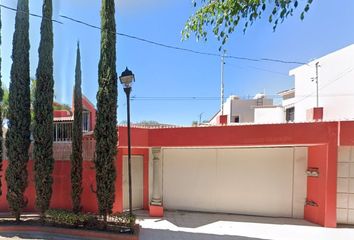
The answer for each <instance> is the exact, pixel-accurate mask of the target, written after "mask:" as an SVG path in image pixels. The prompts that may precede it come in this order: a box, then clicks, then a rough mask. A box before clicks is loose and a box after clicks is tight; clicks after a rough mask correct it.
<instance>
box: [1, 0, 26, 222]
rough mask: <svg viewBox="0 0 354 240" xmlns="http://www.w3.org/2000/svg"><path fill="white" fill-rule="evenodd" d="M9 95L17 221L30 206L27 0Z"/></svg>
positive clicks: (12, 202)
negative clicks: (27, 206) (28, 194)
mask: <svg viewBox="0 0 354 240" xmlns="http://www.w3.org/2000/svg"><path fill="white" fill-rule="evenodd" d="M12 45H13V48H12V61H13V62H12V66H11V73H10V79H11V81H10V94H9V112H8V116H9V129H8V132H7V137H6V148H7V154H8V160H9V165H8V167H7V169H6V176H5V178H6V182H7V187H8V189H7V195H6V198H7V201H8V204H9V207H10V209H11V210H12V212H13V213H14V215H15V217H16V220H17V221H19V220H20V216H21V212H22V210H23V208H24V207H26V205H27V199H26V198H25V196H24V192H25V190H26V188H27V185H28V183H27V178H28V173H27V163H28V149H29V145H30V124H31V113H30V62H29V49H30V43H29V9H28V0H18V2H17V12H16V21H15V32H14V36H13V43H12Z"/></svg>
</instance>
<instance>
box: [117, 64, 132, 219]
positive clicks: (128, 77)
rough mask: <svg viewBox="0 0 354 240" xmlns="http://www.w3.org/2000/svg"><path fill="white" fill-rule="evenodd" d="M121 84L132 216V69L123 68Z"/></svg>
mask: <svg viewBox="0 0 354 240" xmlns="http://www.w3.org/2000/svg"><path fill="white" fill-rule="evenodd" d="M119 80H120V82H121V84H122V85H123V88H124V92H125V94H126V95H127V122H128V174H129V215H130V216H133V208H132V171H131V143H130V93H131V91H132V85H133V82H134V81H135V77H134V74H133V72H132V71H130V70H129V69H128V68H125V70H124V72H122V74H121V76H120V77H119Z"/></svg>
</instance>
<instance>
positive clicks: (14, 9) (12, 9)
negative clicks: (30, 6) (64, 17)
mask: <svg viewBox="0 0 354 240" xmlns="http://www.w3.org/2000/svg"><path fill="white" fill-rule="evenodd" d="M0 7H2V8H5V9H7V10H11V11H14V12H22V13H26V14H28V15H30V16H32V17H37V18H41V19H44V20H48V21H52V22H55V23H58V24H63V23H62V22H60V21H58V20H54V19H50V18H45V17H43V16H41V15H38V14H34V13H29V12H25V11H22V10H17V9H16V8H12V7H9V6H5V5H3V4H0Z"/></svg>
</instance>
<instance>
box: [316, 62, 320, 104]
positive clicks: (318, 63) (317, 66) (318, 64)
mask: <svg viewBox="0 0 354 240" xmlns="http://www.w3.org/2000/svg"><path fill="white" fill-rule="evenodd" d="M319 66H320V62H317V63H316V107H319V99H318V68H319Z"/></svg>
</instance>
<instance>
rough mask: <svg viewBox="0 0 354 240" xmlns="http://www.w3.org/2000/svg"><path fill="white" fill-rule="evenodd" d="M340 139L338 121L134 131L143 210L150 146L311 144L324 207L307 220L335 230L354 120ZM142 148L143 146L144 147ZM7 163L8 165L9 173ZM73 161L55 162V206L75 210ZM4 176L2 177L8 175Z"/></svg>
mask: <svg viewBox="0 0 354 240" xmlns="http://www.w3.org/2000/svg"><path fill="white" fill-rule="evenodd" d="M339 128H340V133H341V134H340V136H338V123H337V122H318V123H302V124H270V125H249V126H220V127H195V128H192V127H191V128H165V129H139V128H133V129H132V146H133V147H134V148H135V149H134V150H133V154H137V155H143V156H144V207H145V208H148V201H149V190H148V182H149V181H148V180H149V176H148V162H149V152H148V149H147V147H155V146H156V147H191V146H195V147H198V146H274V145H288V146H291V145H297V144H299V145H301V146H304V145H308V146H310V147H309V167H318V168H319V169H320V177H319V178H317V179H315V178H313V179H310V178H309V181H308V192H307V195H308V198H309V199H312V200H314V201H316V202H318V203H319V207H316V208H314V207H309V206H306V208H305V218H306V219H308V220H310V221H312V222H315V223H318V224H321V225H323V226H327V227H334V226H336V171H337V145H338V143H337V141H338V139H340V142H341V144H351V145H354V137H353V134H352V133H353V132H354V122H342V123H341V124H340V127H339ZM126 131H127V128H126V127H119V128H118V133H119V146H118V149H119V151H118V154H117V161H116V164H117V165H116V168H117V180H116V189H117V190H116V201H115V204H114V212H116V211H121V210H122V199H123V198H122V158H123V155H125V154H127V152H126V145H127V132H126ZM139 147H142V148H139ZM6 165H7V162H6V161H4V169H5V168H6ZM92 166H93V163H92V162H89V161H85V162H84V173H83V174H84V183H83V185H84V186H83V187H84V191H83V196H82V199H83V200H84V201H83V208H84V210H85V211H90V212H96V211H97V202H96V196H95V194H94V193H92V192H91V191H90V185H91V184H92V185H93V187H94V189H95V186H94V183H95V172H94V170H93V169H91V167H92ZM31 169H32V161H30V164H29V172H30V174H29V179H30V181H29V188H28V190H27V192H26V194H27V196H28V198H29V205H28V208H27V210H28V211H34V196H35V192H34V186H33V173H32V170H31ZM69 173H70V161H56V163H55V168H54V185H53V186H54V191H53V197H52V199H53V200H52V205H51V207H54V208H70V207H71V197H70V195H71V194H70V192H71V190H70V189H71V187H70V174H69ZM4 175H5V174H3V176H4ZM5 188H6V182H5V181H4V177H3V192H4V195H3V196H2V197H1V198H0V211H6V210H8V208H7V202H6V196H5V195H6V189H5Z"/></svg>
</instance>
